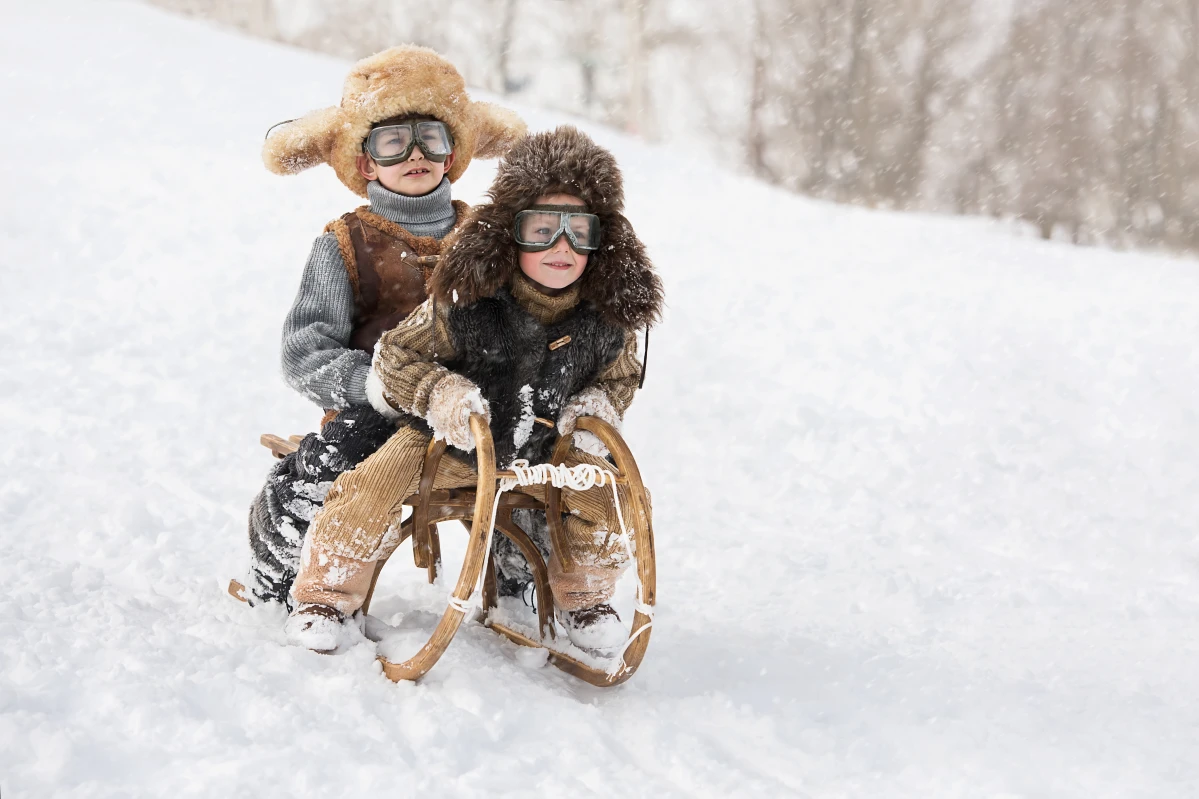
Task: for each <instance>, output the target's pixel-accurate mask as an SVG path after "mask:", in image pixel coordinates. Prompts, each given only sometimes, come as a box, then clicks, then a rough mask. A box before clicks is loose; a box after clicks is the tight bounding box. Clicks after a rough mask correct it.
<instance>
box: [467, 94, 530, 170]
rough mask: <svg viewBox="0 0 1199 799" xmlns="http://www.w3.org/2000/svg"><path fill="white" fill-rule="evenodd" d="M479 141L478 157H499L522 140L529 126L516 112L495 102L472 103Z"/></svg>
mask: <svg viewBox="0 0 1199 799" xmlns="http://www.w3.org/2000/svg"><path fill="white" fill-rule="evenodd" d="M472 105H473V110H474V117H475V128H476V130H477V131H478V136H479V139H478V143H477V144H476V145H475V157H476V158H499V157H501V156H503V155H504V154H505V153H507V152H508V150H510V149H512V145H514V144H516V143H517V142H518V141H520V139H521V137H522V136H524V135H525V133H526V132H527V131H528V128H527V127H526V126H525V122H524V120H523V119H521V118H520V117H519V116H517V115H516V114H515V113H514V112H512V111H509V110H508V109H507V108H502V107H500V106H498V105H495V104H493V103H472Z"/></svg>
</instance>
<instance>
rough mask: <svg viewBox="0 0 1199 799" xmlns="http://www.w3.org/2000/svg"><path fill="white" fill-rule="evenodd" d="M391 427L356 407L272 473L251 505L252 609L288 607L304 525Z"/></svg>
mask: <svg viewBox="0 0 1199 799" xmlns="http://www.w3.org/2000/svg"><path fill="white" fill-rule="evenodd" d="M395 429H396V428H395V424H394V423H392V422H390V421H388V420H387V419H385V418H384V417H383V416H381V415H380V414H379V412H378V411H376V410H375V409H374V408H372V407H370V406H369V405H357V406H354V407H352V408H349V409H347V410H344V411H342V412H341V413H339V414H337V416H335V417H334V418H333V419H332V420H331V421H329V422H326V423H325V425H324V427H322V428H321V431H320V433H309V434H308V435H306V436H304V440H303V441H301V442H300V448H299V449H297V450H296V451H295V452H293V453H291V454H290V455H288V456H286V457H284V458H283V459H281V460H280V461H279V462H278V463H276V464H275V465H274V467H273V468H272V469H271V471H270V474H269V475H268V476H267V479H266V485H264V486H263V487H262V491H260V492H258V496H256V497H255V498H254V502H253V504H251V505H250V571H249V574H248V575H247V577H248V580H247V585H246V589H247V591H248V593H249V597H248V599H249V600H250V604H252V605H257V604H259V603H262V602H282V603H283V604H284V605H286V606H287V607H288V608H289V609H290V608H291V597H290V593H289V592H290V591H291V584H292V583H293V582H295V579H296V574H297V573H298V571H299V568H300V548H301V547H302V546H303V545H304V536H306V535H307V534H308V523H309V522H311V521H312V519H313V517H315V516H316V514H317V513H318V512H319V511H320V509H321V505H322V504H323V503H324V501H325V494H327V493H329V489H330V488H331V487H332V486H333V481H334V480H336V479H337V476H338V475H339V474H341V473H342V472H347V471H349V470H350V469H353V468H354V467H355V466H357V465H358V464H360V463H362V461H364V460H366V459H367V458H368V457H370V455H372V454H373V453H374V452H375V450H377V449H379V447H381V446H383V444H384V442H386V441H387V439H389V438H390V437H391V435H392V434H393V433H394V432H395Z"/></svg>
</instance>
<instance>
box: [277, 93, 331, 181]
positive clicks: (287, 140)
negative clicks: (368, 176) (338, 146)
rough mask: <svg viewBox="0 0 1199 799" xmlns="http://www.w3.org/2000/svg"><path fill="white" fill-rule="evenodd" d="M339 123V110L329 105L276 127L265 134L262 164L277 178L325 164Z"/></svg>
mask: <svg viewBox="0 0 1199 799" xmlns="http://www.w3.org/2000/svg"><path fill="white" fill-rule="evenodd" d="M340 123H341V109H340V108H338V107H337V106H332V107H330V108H322V109H321V110H320V111H313V112H312V113H311V114H306V115H305V116H302V117H300V118H299V119H296V120H292V121H291V122H287V123H284V124H282V125H277V126H276V127H274V128H273V129H271V130H270V131H268V133H267V137H266V142H265V143H264V144H263V145H262V162H263V163H264V164H266V168H267V169H269V170H270V171H272V172H274V173H275V174H276V175H294V174H296V173H297V172H303V171H304V170H305V169H308V168H309V167H314V166H317V165H318V164H327V163H328V162H329V153H330V151H331V150H332V149H333V140H334V138H335V136H336V134H337V130H338V128H339V127H340Z"/></svg>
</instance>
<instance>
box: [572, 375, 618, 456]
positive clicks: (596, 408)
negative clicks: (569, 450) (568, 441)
mask: <svg viewBox="0 0 1199 799" xmlns="http://www.w3.org/2000/svg"><path fill="white" fill-rule="evenodd" d="M580 416H598V417H599V418H600V419H603V420H604V421H605V422H607V423H608V424H610V425H612V426H613V427H615V428H616V429H617V430H620V414H618V413H617V412H616V408H614V407H612V401H611V400H609V399H608V395H607V394H605V393H604V392H602V391H600V390H599V389H598V388H594V387H593V388H585V389H583V390H582V391H580V392H579V393H578V394H575V395H574V396H573V397H571V398H570V400H569V401H567V403H566V405H565V406H564V407H563V408H562V413H560V414H559V415H558V431H559V432H560V433H562V435H564V436H565V435H569V434H570V433H574V445H575V448H576V449H581V450H582V451H583V452H587V453H590V454H591V455H595V456H596V457H599V458H606V457H608V448H607V447H605V446H604V444H603V442H602V441H600V440H599V438H598V437H596V436H595V435H594V434H593V433H588V432H587V431H586V430H575V423H576V422H577V421H578V420H579V417H580Z"/></svg>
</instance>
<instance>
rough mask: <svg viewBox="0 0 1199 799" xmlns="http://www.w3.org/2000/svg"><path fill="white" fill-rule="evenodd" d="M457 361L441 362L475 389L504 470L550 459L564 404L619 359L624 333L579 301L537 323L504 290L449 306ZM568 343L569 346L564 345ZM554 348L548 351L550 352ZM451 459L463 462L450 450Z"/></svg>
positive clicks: (450, 324) (457, 454) (449, 322)
mask: <svg viewBox="0 0 1199 799" xmlns="http://www.w3.org/2000/svg"><path fill="white" fill-rule="evenodd" d="M447 322H448V324H449V329H450V336H451V338H452V339H453V341H454V344H455V348H456V349H457V352H458V355H457V357H456V358H455V359H454V361H453V362H451V363H447V364H446V366H448V367H449V368H450V369H451V370H452V371H454V372H457V373H459V374H461V375H463V376H464V377H466V378H468V379H469V380H471V381H472V382H473V383H474V384H475V385H477V386H478V387H479V389H480V391H481V392H482V394H483V397H484V399H486V400H487V403H488V405H489V406H490V409H491V435H492V438H493V439H494V440H495V456H496V457H495V460H496V463H497V464H498V466H499V468H501V469H504V468H507V467H508V466H510V465H511V463H512V461H514V460H516V459H517V458H525V459H527V460H528V461H529V462H530V463H543V462H545V461H547V460H549V458H550V455H551V454H552V452H553V447H554V442H555V441H556V440H557V438H558V430H557V427H556V426H555V427H549V426H547V425H545V424H543V423H541V422H539V421H537V420H538V419H543V420H546V421H548V422H551V423H553V424H554V425H556V424H557V422H558V415H559V414H560V413H561V412H562V406H563V405H565V404H566V402H567V401H568V400H569V399H570V398H571V397H573V396H574V395H575V394H577V393H579V392H580V391H582V390H583V389H584V388H586V387H587V386H588V385H590V384H591V383H593V382H594V381H595V379H596V378H597V377H598V376H599V374H600V373H601V372H602V371H603V370H604V369H605V368H606V367H607V366H608V365H609V364H611V363H612V362H613V361H615V360H616V358H617V357H619V355H620V352H621V349H622V348H623V346H624V340H625V333H624V330H622V329H621V328H619V327H616V326H614V325H612V324H609V323H607V322H605V321H604V320H603V319H602V318H601V316H600V314H599V312H598V311H596V309H595V307H594V306H593V305H592V304H591V303H588V302H581V303H579V305H578V306H576V307H575V309H574V311H573V312H572V313H571V314H570V315H569V316H567V317H566V318H565V319H562V320H561V321H558V322H555V323H553V324H549V325H543V324H542V323H541V322H539V321H538V320H537V319H536V318H535V317H534V316H532V315H531V314H530V313H529V312H528V311H526V310H525V309H524V308H521V307H520V305H519V304H518V303H517V302H516V300H515V299H513V297H512V294H511V293H510V292H509V291H508V289H506V288H504V289H501V290H500V291H498V292H497V293H496V294H495V296H493V297H487V298H484V299H481V300H479V301H477V302H475V303H472V304H471V305H468V306H466V307H461V308H453V309H451V310H450V312H449V316H448V320H447ZM567 337H569V343H562V342H564V341H566V340H567ZM551 345H555V348H554V349H550V346H551ZM448 451H449V452H450V453H452V454H454V455H456V456H459V457H469V458H470V459H471V460H472V461H473V453H472V454H471V456H467V454H466V453H464V452H461V451H459V450H456V449H454V448H453V447H451V448H450V449H449V450H448Z"/></svg>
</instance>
